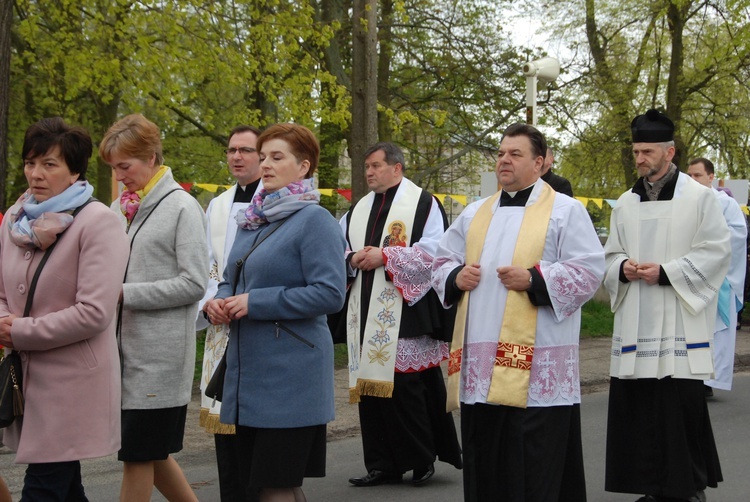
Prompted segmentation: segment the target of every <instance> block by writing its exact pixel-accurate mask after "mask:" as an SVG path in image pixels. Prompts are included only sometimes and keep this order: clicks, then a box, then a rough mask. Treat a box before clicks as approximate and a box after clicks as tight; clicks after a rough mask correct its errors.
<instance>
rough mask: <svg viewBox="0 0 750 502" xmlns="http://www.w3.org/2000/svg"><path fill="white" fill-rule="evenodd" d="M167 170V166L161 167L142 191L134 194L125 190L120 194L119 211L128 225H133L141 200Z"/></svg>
mask: <svg viewBox="0 0 750 502" xmlns="http://www.w3.org/2000/svg"><path fill="white" fill-rule="evenodd" d="M167 169H169V168H168V167H167V166H161V167H160V168H159V170H158V171H157V172H156V174H155V175H154V177H153V178H151V179H150V180H149V182H148V183H147V184H146V186H145V187H143V189H142V190H136V191H134V192H131V191H130V190H125V191H123V192H122V195H120V211H122V214H123V215H124V216H125V219H126V220H128V225H130V224H131V223H133V219H134V218H135V215H136V213H137V212H138V208H139V207H141V200H143V198H144V197H146V195H148V193H149V192H150V191H151V189H152V188H154V185H156V183H157V182H158V181H159V180H160V179H161V177H162V176H164V173H166V172H167Z"/></svg>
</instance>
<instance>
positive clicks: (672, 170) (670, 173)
mask: <svg viewBox="0 0 750 502" xmlns="http://www.w3.org/2000/svg"><path fill="white" fill-rule="evenodd" d="M676 175H677V166H676V165H674V164H669V169H668V170H667V173H666V174H665V175H664V176H662V177H661V179H659V180H657V181H654V182H653V183H649V182H648V181H647V180H646V178H644V179H643V181H644V182H645V183H644V184H645V185H646V195H647V196H648V200H650V201H651V202H653V201H655V200H659V193H661V189H662V188H664V185H666V184H667V183H668V182H669V181H670V180H671V179H672V178H674V177H675V176H676Z"/></svg>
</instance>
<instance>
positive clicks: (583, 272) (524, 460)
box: [433, 124, 604, 502]
mask: <svg viewBox="0 0 750 502" xmlns="http://www.w3.org/2000/svg"><path fill="white" fill-rule="evenodd" d="M546 149H547V145H546V141H545V139H544V136H543V135H542V134H541V133H540V132H539V131H538V130H537V129H535V128H534V127H532V126H529V125H526V124H515V125H512V126H510V127H508V128H507V129H506V130H505V132H504V133H503V139H502V141H501V143H500V151H499V154H498V161H497V166H496V171H497V176H498V181H499V183H500V184H501V185H502V186H503V189H502V190H501V191H500V192H498V193H497V194H496V195H494V196H492V197H490V198H488V199H484V200H480V201H478V202H475V203H473V204H471V205H469V206H468V207H467V208H466V209H464V211H463V212H462V213H461V214H460V215H459V217H458V218H457V219H456V221H455V222H454V223H453V224H452V225H451V226H450V228H449V229H448V231H447V232H446V233H445V235H444V236H443V238H442V239H441V241H440V247H439V249H438V252H437V255H436V257H435V261H434V262H433V287H434V288H435V290H436V291H437V292H438V295H439V296H440V298H441V300H442V301H443V304H444V306H446V307H447V306H450V305H453V304H456V303H458V313H457V317H456V323H455V330H454V333H453V341H452V343H451V350H450V363H449V369H448V375H449V377H448V379H449V380H448V409H454V408H456V407H458V406H459V402H460V406H461V437H462V446H463V449H464V500H466V501H472V502H483V501H488V500H503V501H508V502H525V501H531V500H535V501H542V500H575V501H585V500H586V485H585V480H584V472H583V453H582V447H581V415H580V402H581V390H580V382H579V365H578V338H579V332H580V325H581V314H580V307H581V306H582V305H583V304H584V303H585V302H586V301H588V300H589V299H590V298H591V297H592V296H593V295H594V293H595V292H596V290H597V289H598V287H599V285H600V283H601V279H602V276H603V274H604V253H603V250H602V247H601V244H600V243H599V239H598V237H597V235H596V232H595V230H594V227H593V225H592V224H591V219H590V218H589V215H588V213H587V212H586V209H585V208H584V207H583V205H582V204H581V203H580V202H578V201H576V200H575V199H572V198H570V197H568V196H566V195H563V194H559V193H557V194H556V193H555V191H554V190H553V189H552V188H551V187H550V186H549V185H548V184H547V183H545V182H544V181H543V180H541V179H539V175H540V172H541V168H542V164H543V162H544V156H545V153H546Z"/></svg>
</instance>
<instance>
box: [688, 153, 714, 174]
mask: <svg viewBox="0 0 750 502" xmlns="http://www.w3.org/2000/svg"><path fill="white" fill-rule="evenodd" d="M694 164H703V167H704V168H705V169H706V174H714V163H713V162H711V161H710V160H708V159H706V158H704V157H696V158H694V159H693V160H691V161H690V162H688V165H689V166H692V165H694Z"/></svg>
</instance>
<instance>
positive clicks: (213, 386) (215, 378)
mask: <svg viewBox="0 0 750 502" xmlns="http://www.w3.org/2000/svg"><path fill="white" fill-rule="evenodd" d="M288 219H289V218H288V217H287V218H285V219H283V220H281V223H279V224H278V225H276V226H275V227H273V228H272V229H271V230H269V231H268V232H267V233H266V235H264V236H263V237H261V239H260V240H259V241H258V242H256V243H255V244H254V245H253V247H251V248H250V251H248V252H247V253H246V254H245V256H243V257H242V258H241V259H239V260H237V261H236V262H235V265H236V266H237V270H235V273H234V293H235V294H236V293H237V283H238V282H239V281H240V274H241V273H242V268H243V267H244V266H245V261H247V257H248V256H250V253H252V252H253V251H255V248H257V247H258V246H260V245H261V244H262V243H263V241H264V240H266V239H268V238H269V237H271V234H272V233H274V232H275V231H276V230H278V229H279V227H280V226H281V225H283V224H284V223H285V222H286V220H288ZM228 346H229V340H227V347H228ZM226 373H227V351H226V349H225V350H224V354H223V355H222V356H221V359H220V360H219V364H218V365H217V366H216V371H214V374H213V375H211V379H210V380H209V381H208V384H207V385H206V391H205V394H206V397H208V398H211V399H213V400H214V401H213V403H212V404H211V407H213V406H214V405H215V404H216V401H219V402H221V399H222V398H223V397H224V376H225V375H226Z"/></svg>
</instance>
